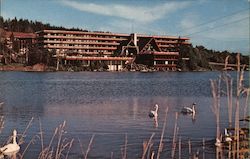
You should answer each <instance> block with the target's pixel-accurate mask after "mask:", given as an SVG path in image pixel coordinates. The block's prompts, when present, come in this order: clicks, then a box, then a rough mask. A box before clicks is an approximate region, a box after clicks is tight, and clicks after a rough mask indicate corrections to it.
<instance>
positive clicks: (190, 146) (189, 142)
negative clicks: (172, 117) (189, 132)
mask: <svg viewBox="0 0 250 159" xmlns="http://www.w3.org/2000/svg"><path fill="white" fill-rule="evenodd" d="M188 154H189V156H190V155H191V154H192V145H191V140H190V139H188Z"/></svg>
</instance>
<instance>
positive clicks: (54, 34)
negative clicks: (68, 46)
mask: <svg viewBox="0 0 250 159" xmlns="http://www.w3.org/2000/svg"><path fill="white" fill-rule="evenodd" d="M47 35H48V36H65V37H90V38H91V37H99V38H124V37H120V36H114V35H86V34H62V33H47Z"/></svg>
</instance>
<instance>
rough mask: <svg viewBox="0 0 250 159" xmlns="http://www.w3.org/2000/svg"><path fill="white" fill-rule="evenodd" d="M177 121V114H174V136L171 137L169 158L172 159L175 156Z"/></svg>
mask: <svg viewBox="0 0 250 159" xmlns="http://www.w3.org/2000/svg"><path fill="white" fill-rule="evenodd" d="M177 120H178V113H177V112H176V113H175V124H174V136H173V142H172V154H171V157H172V158H174V155H175V148H176V135H177V131H178V128H177Z"/></svg>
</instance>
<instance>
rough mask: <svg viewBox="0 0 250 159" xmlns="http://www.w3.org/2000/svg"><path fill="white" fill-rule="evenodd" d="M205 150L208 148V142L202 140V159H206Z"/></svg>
mask: <svg viewBox="0 0 250 159" xmlns="http://www.w3.org/2000/svg"><path fill="white" fill-rule="evenodd" d="M205 148H206V141H205V138H203V139H202V158H203V159H205Z"/></svg>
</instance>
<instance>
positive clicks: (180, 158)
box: [179, 137, 181, 159]
mask: <svg viewBox="0 0 250 159" xmlns="http://www.w3.org/2000/svg"><path fill="white" fill-rule="evenodd" d="M179 159H181V137H179Z"/></svg>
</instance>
